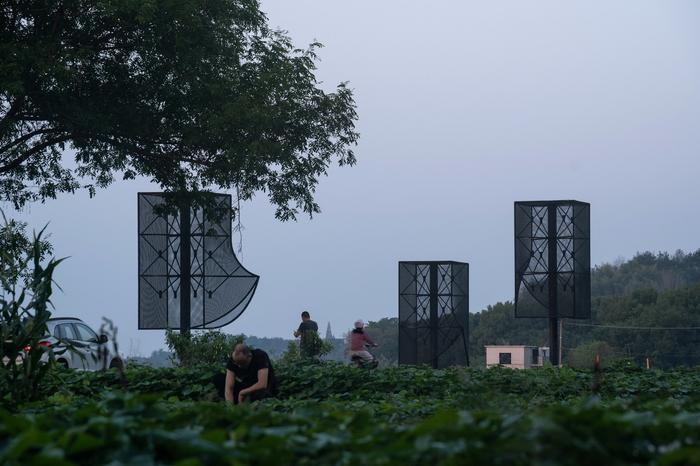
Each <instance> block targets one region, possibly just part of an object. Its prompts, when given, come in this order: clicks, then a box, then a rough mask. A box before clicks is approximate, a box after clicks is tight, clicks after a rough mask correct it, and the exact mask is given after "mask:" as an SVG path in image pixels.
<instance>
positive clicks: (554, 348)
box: [547, 203, 560, 366]
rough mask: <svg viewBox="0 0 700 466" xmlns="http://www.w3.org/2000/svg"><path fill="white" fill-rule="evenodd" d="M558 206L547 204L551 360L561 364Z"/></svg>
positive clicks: (555, 363)
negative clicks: (558, 293) (558, 292)
mask: <svg viewBox="0 0 700 466" xmlns="http://www.w3.org/2000/svg"><path fill="white" fill-rule="evenodd" d="M557 246H558V245H557V206H556V205H555V204H553V203H550V204H549V205H548V206H547V252H548V266H549V267H547V268H548V269H549V280H548V283H547V284H548V287H549V346H550V348H549V361H550V362H551V363H552V364H553V365H555V366H556V365H559V364H560V360H559V306H558V296H557V290H558V282H559V273H558V269H559V267H558V266H559V264H558V263H557Z"/></svg>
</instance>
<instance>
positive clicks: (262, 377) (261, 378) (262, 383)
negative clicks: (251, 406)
mask: <svg viewBox="0 0 700 466" xmlns="http://www.w3.org/2000/svg"><path fill="white" fill-rule="evenodd" d="M268 372H269V369H268V368H267V367H266V368H264V369H258V381H257V382H256V383H255V385H251V386H250V387H248V388H244V389H242V390H241V391H240V392H238V402H239V403H242V402H243V399H244V398H245V397H246V396H247V395H250V394H251V393H253V392H257V391H259V390H265V389H266V388H267V374H268ZM231 395H232V397H233V392H231Z"/></svg>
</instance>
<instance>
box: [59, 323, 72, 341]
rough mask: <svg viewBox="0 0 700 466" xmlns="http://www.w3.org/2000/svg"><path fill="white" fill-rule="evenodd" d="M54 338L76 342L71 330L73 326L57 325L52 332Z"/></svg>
mask: <svg viewBox="0 0 700 466" xmlns="http://www.w3.org/2000/svg"><path fill="white" fill-rule="evenodd" d="M54 336H55V337H56V338H64V339H66V340H77V339H78V338H77V336H76V335H75V331H74V330H73V326H72V325H71V324H59V325H57V326H56V329H55V330H54Z"/></svg>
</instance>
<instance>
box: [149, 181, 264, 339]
mask: <svg viewBox="0 0 700 466" xmlns="http://www.w3.org/2000/svg"><path fill="white" fill-rule="evenodd" d="M167 200H168V195H167V194H165V193H139V194H138V219H139V220H138V238H139V245H138V255H139V329H166V328H170V329H179V330H181V331H188V330H189V329H205V328H218V327H223V326H224V325H227V324H229V323H231V322H233V321H234V320H236V319H237V318H238V317H239V316H240V315H241V314H242V313H243V311H244V310H245V309H246V307H247V306H248V304H249V303H250V300H251V299H252V298H253V295H254V294H255V290H256V288H257V285H258V279H259V277H258V276H257V275H255V274H253V273H251V272H249V271H248V270H246V269H245V268H244V267H243V266H242V265H241V263H240V262H238V259H237V258H236V255H235V254H234V252H233V246H232V244H231V196H230V195H227V194H213V193H212V194H211V199H209V200H210V201H211V206H212V207H211V209H210V210H211V211H212V212H219V214H218V215H213V214H210V213H205V210H204V209H202V208H200V207H195V206H192V205H189V204H185V205H181V206H180V207H179V208H175V209H172V208H168V206H169V204H168V202H167ZM210 210H207V211H206V212H209V211H210ZM182 265H185V266H182Z"/></svg>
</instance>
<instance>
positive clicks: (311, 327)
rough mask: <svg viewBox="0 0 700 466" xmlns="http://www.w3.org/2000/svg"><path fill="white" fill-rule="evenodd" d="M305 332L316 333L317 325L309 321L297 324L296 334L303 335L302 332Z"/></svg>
mask: <svg viewBox="0 0 700 466" xmlns="http://www.w3.org/2000/svg"><path fill="white" fill-rule="evenodd" d="M307 330H313V331H314V332H318V324H317V323H316V322H314V321H313V320H311V319H309V320H303V321H302V322H301V323H300V324H299V328H298V329H297V332H299V333H301V334H302V335H303V334H304V332H306V331H307Z"/></svg>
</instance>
